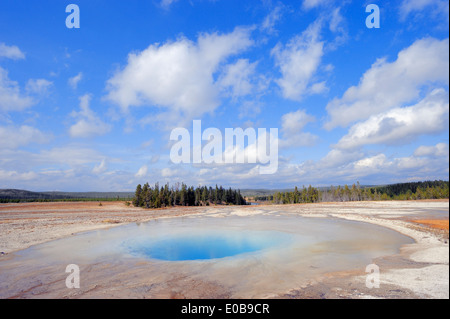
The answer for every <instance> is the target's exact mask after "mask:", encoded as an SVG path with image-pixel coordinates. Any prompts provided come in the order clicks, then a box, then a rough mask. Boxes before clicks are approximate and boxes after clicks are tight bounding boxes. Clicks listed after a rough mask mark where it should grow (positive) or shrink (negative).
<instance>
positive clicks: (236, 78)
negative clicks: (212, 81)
mask: <svg viewBox="0 0 450 319" xmlns="http://www.w3.org/2000/svg"><path fill="white" fill-rule="evenodd" d="M256 64H257V63H256V62H255V63H250V62H249V61H248V60H247V59H239V60H237V62H236V63H233V64H228V65H226V66H225V67H224V70H223V73H222V76H221V78H220V79H219V80H218V82H219V83H220V86H221V87H223V88H224V89H225V90H226V89H227V88H229V91H230V92H229V95H230V96H231V97H233V98H237V97H240V96H244V95H248V94H250V93H252V91H253V89H254V85H253V84H252V82H251V81H252V79H251V77H252V76H253V75H254V73H255V68H256Z"/></svg>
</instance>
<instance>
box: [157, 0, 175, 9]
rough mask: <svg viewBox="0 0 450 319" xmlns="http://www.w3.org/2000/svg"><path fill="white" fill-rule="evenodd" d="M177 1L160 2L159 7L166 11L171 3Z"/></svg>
mask: <svg viewBox="0 0 450 319" xmlns="http://www.w3.org/2000/svg"><path fill="white" fill-rule="evenodd" d="M177 1H178V0H161V2H160V6H161V7H163V8H165V9H168V8H169V7H170V5H171V4H172V3H175V2H177Z"/></svg>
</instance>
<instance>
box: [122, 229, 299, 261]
mask: <svg viewBox="0 0 450 319" xmlns="http://www.w3.org/2000/svg"><path fill="white" fill-rule="evenodd" d="M291 238H292V236H289V235H288V234H286V233H282V232H273V231H272V232H271V231H241V232H239V231H233V230H216V231H214V232H212V231H200V232H199V231H197V232H195V233H190V234H184V235H174V236H172V237H169V238H166V239H163V240H157V239H156V240H155V239H151V238H150V239H149V238H144V239H140V240H137V241H134V242H131V243H130V242H126V243H125V247H126V249H127V250H128V251H129V252H130V253H131V254H133V255H136V256H143V257H148V258H153V259H160V260H169V261H180V260H205V259H216V258H224V257H230V256H235V255H239V254H245V253H252V252H257V251H260V250H264V249H269V248H271V247H276V246H278V245H281V244H283V243H288V242H289V240H290V239H291Z"/></svg>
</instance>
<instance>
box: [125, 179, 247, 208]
mask: <svg viewBox="0 0 450 319" xmlns="http://www.w3.org/2000/svg"><path fill="white" fill-rule="evenodd" d="M132 203H133V205H134V206H136V207H144V208H160V207H170V206H209V205H211V204H215V205H246V204H247V203H246V201H245V199H244V197H243V196H242V195H241V191H240V190H233V189H231V188H229V189H224V188H223V187H222V186H220V187H218V186H217V185H216V187H215V188H212V187H206V186H199V187H197V188H195V187H193V186H190V187H188V186H187V185H186V184H184V183H182V184H181V187H179V186H175V187H173V186H169V184H166V185H164V186H161V187H159V183H156V184H155V186H154V187H151V186H150V185H149V184H148V183H145V184H144V186H141V184H139V185H137V187H136V192H135V195H134V198H133V200H132Z"/></svg>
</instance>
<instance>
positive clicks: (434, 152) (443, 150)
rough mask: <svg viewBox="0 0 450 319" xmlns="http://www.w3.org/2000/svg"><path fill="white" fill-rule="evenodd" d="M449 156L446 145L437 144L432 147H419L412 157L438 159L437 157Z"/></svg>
mask: <svg viewBox="0 0 450 319" xmlns="http://www.w3.org/2000/svg"><path fill="white" fill-rule="evenodd" d="M448 155H449V148H448V144H446V143H438V144H436V145H432V146H425V145H422V146H419V147H418V148H417V149H416V150H415V151H414V156H424V157H439V156H447V157H448Z"/></svg>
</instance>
